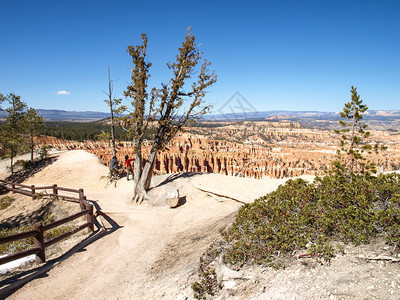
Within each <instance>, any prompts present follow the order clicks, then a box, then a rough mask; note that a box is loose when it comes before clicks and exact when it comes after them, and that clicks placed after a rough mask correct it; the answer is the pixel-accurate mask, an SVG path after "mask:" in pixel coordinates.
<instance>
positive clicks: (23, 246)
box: [0, 215, 76, 255]
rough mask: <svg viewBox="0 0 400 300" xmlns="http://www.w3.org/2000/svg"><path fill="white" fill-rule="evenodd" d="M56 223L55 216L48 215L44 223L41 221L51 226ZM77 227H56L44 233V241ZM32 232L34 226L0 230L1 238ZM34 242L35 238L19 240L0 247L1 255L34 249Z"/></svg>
mask: <svg viewBox="0 0 400 300" xmlns="http://www.w3.org/2000/svg"><path fill="white" fill-rule="evenodd" d="M54 221H55V217H54V215H48V216H47V217H46V218H45V220H44V221H41V222H42V223H43V224H49V223H51V222H54ZM75 227H76V225H62V226H58V227H55V228H53V229H50V230H47V231H46V232H45V233H44V239H45V240H49V239H52V238H54V237H56V236H59V235H61V234H63V233H65V232H68V231H70V230H72V229H74V228H75ZM30 230H32V225H27V226H18V227H14V228H0V237H5V236H9V235H13V234H16V233H20V232H26V231H30ZM33 246H34V242H33V238H32V237H30V238H26V239H22V240H17V241H14V242H11V243H7V244H2V245H0V255H6V254H10V253H16V252H20V251H24V250H28V249H31V248H33Z"/></svg>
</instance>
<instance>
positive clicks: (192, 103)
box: [124, 28, 217, 202]
mask: <svg viewBox="0 0 400 300" xmlns="http://www.w3.org/2000/svg"><path fill="white" fill-rule="evenodd" d="M142 40H143V45H139V46H129V47H128V52H129V54H130V55H131V57H132V61H133V64H134V66H135V67H134V68H133V69H132V84H131V85H130V86H128V88H127V91H126V92H125V96H127V97H130V98H131V99H132V101H131V104H132V108H133V109H132V111H131V112H130V114H129V117H126V118H125V120H124V122H125V124H126V125H130V131H131V133H132V135H133V140H134V143H135V153H136V160H135V177H134V178H135V188H134V194H133V200H134V201H136V202H142V201H143V199H144V198H145V197H146V193H147V191H148V190H149V188H150V182H151V178H152V175H153V169H154V164H155V160H156V156H157V152H158V151H160V150H162V149H164V148H165V146H166V145H167V144H168V143H169V142H170V141H171V139H172V138H173V137H175V136H176V134H177V133H178V132H179V130H181V129H182V127H183V126H185V125H187V124H188V122H191V121H194V120H196V119H198V118H200V117H201V116H202V115H204V114H205V113H207V112H208V111H209V110H210V106H207V105H206V106H203V104H204V97H205V93H206V90H207V88H209V87H210V86H211V85H212V84H214V83H215V82H216V80H217V77H216V75H215V74H214V72H213V71H210V70H209V65H210V63H209V62H208V61H207V60H203V61H202V63H201V66H200V67H199V63H200V61H201V59H202V58H201V54H202V53H200V51H199V49H198V47H197V45H196V43H195V37H194V35H193V34H192V33H191V32H190V28H189V30H188V33H187V35H186V37H185V40H184V41H183V42H182V45H181V47H180V48H178V51H179V53H178V54H177V55H176V60H175V62H172V63H171V62H169V63H167V66H168V68H169V69H170V70H171V71H172V77H171V79H170V80H169V81H168V82H167V83H163V84H162V86H161V88H159V89H156V88H153V89H152V90H151V92H150V95H149V94H148V92H147V80H148V78H149V77H150V74H149V67H150V66H151V63H149V62H146V48H147V37H146V35H145V34H143V35H142ZM196 71H198V75H197V79H196V80H195V81H194V82H191V83H188V81H189V79H190V78H191V77H192V76H193V75H194V74H195V72H196ZM125 109H126V107H125ZM153 120H155V122H156V130H155V135H154V140H153V142H152V146H151V150H150V154H149V156H148V158H147V160H146V162H145V164H144V167H143V169H142V168H141V163H142V159H141V146H142V143H143V138H144V133H145V131H146V129H147V127H148V125H149V122H150V121H153Z"/></svg>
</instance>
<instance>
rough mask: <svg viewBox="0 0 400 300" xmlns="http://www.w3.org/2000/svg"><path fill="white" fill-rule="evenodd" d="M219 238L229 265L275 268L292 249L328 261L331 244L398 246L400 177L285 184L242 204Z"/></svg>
mask: <svg viewBox="0 0 400 300" xmlns="http://www.w3.org/2000/svg"><path fill="white" fill-rule="evenodd" d="M222 234H223V237H224V239H225V240H226V241H227V242H228V243H229V247H228V250H227V252H226V254H225V259H226V260H227V261H228V262H230V263H233V264H244V263H249V262H252V263H257V264H266V265H270V266H274V267H278V266H277V265H276V264H275V263H274V259H275V258H276V257H277V256H279V255H282V254H290V253H293V252H294V251H296V250H306V251H307V252H308V253H309V254H310V255H312V256H313V257H314V258H315V259H317V260H325V261H329V260H330V259H331V258H332V257H333V256H334V253H335V247H334V246H333V245H332V242H333V241H339V242H343V243H353V244H354V245H359V244H361V243H369V241H370V239H371V238H373V237H377V236H382V237H384V238H385V239H386V240H387V242H388V243H389V244H391V245H397V246H400V175H397V174H390V175H381V176H379V177H371V176H360V175H359V176H355V177H354V179H353V180H352V181H351V182H349V181H348V180H346V178H344V177H341V176H325V177H323V178H318V177H317V178H316V179H315V180H314V182H313V183H307V182H306V181H304V180H302V179H296V180H289V181H287V183H286V184H285V185H283V186H280V187H279V188H278V189H277V190H276V191H274V192H272V193H270V194H268V195H266V196H264V197H262V198H260V199H257V200H255V202H254V203H252V204H246V205H244V206H243V207H242V208H241V209H240V210H239V213H238V216H237V218H236V220H235V222H234V223H233V224H232V226H231V227H230V228H228V229H227V230H225V231H223V232H222ZM336 250H338V249H336Z"/></svg>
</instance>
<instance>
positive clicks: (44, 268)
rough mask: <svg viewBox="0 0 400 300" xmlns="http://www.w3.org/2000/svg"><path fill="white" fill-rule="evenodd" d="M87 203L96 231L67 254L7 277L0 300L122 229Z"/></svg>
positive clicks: (96, 205) (1, 282)
mask: <svg viewBox="0 0 400 300" xmlns="http://www.w3.org/2000/svg"><path fill="white" fill-rule="evenodd" d="M87 201H89V202H91V203H92V204H93V206H94V207H95V208H96V210H97V212H96V214H95V215H96V218H95V226H96V227H97V230H96V231H95V232H93V233H91V234H90V235H89V236H88V237H86V238H85V239H84V240H83V241H81V242H80V243H79V244H77V245H75V246H74V247H73V248H71V249H70V250H69V251H68V252H66V253H64V254H63V255H61V256H59V257H57V258H54V259H50V260H48V261H46V262H45V263H44V264H43V265H41V266H38V267H36V268H33V269H30V270H26V271H23V272H20V273H18V274H15V275H13V276H11V277H8V278H6V279H4V280H2V281H0V299H5V298H7V297H9V296H10V295H12V294H13V293H15V292H16V291H17V290H18V289H19V288H21V287H23V286H24V285H25V284H26V283H28V282H30V281H32V280H33V279H35V278H43V277H47V276H48V274H47V272H48V271H50V270H51V269H52V268H53V267H54V266H55V265H57V264H59V263H60V262H62V261H64V260H66V259H67V258H69V257H70V256H72V255H73V254H74V253H76V252H82V251H86V249H85V247H86V246H88V245H90V244H92V243H94V242H95V241H97V240H99V239H101V238H103V237H105V236H107V235H109V234H111V233H113V232H115V231H116V230H118V229H119V228H122V227H123V226H120V225H119V224H118V223H117V222H115V221H114V220H113V219H112V218H111V217H110V216H108V215H106V214H105V213H103V212H102V211H101V208H100V206H99V205H98V203H97V201H94V200H87ZM99 216H102V217H103V219H104V220H105V221H106V222H107V223H108V225H109V226H104V225H103V222H101V221H100V218H99ZM97 219H98V220H97Z"/></svg>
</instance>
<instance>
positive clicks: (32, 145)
mask: <svg viewBox="0 0 400 300" xmlns="http://www.w3.org/2000/svg"><path fill="white" fill-rule="evenodd" d="M34 146H35V145H34V144H33V134H32V135H31V162H33V148H34Z"/></svg>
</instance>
